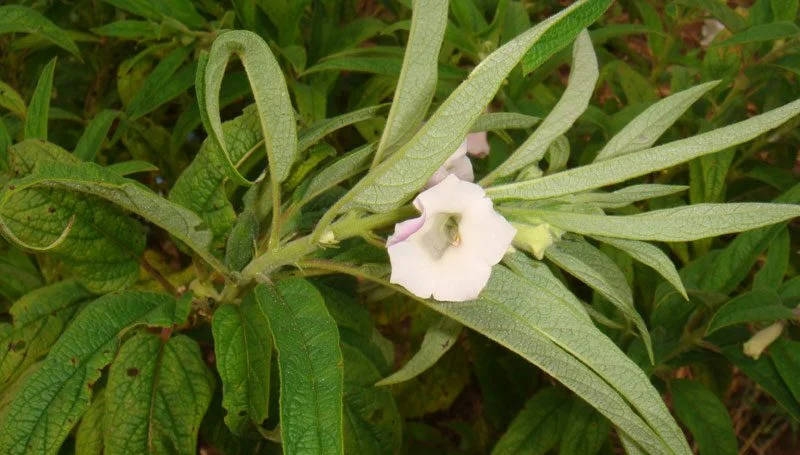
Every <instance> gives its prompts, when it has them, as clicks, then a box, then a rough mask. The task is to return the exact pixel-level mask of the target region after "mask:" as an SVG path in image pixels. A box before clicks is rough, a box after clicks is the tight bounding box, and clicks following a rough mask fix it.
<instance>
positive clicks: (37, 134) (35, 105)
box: [25, 58, 56, 141]
mask: <svg viewBox="0 0 800 455" xmlns="http://www.w3.org/2000/svg"><path fill="white" fill-rule="evenodd" d="M55 71H56V59H55V58H54V59H52V60H50V63H48V64H47V66H45V67H44V69H43V70H42V74H41V75H39V81H38V82H37V83H36V89H34V91H33V96H31V102H30V103H28V113H27V115H26V116H25V139H42V140H45V141H46V140H47V120H48V119H49V118H50V97H51V96H52V92H53V73H55Z"/></svg>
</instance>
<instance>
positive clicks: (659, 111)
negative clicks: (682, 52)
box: [594, 81, 719, 162]
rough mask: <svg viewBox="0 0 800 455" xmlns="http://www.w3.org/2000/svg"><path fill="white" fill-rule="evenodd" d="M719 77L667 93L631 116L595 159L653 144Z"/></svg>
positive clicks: (629, 151)
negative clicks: (635, 115) (668, 94)
mask: <svg viewBox="0 0 800 455" xmlns="http://www.w3.org/2000/svg"><path fill="white" fill-rule="evenodd" d="M717 84H719V81H711V82H706V83H705V84H700V85H698V86H696V87H692V88H690V89H688V90H684V91H682V92H678V93H676V94H674V95H671V96H668V97H666V98H664V99H663V100H661V101H659V102H657V103H655V104H653V105H652V106H650V107H648V108H647V109H645V111H644V112H642V113H641V114H639V115H638V116H637V117H636V118H635V119H633V120H631V122H630V123H628V124H627V125H626V126H625V128H623V129H622V131H620V132H619V133H617V134H616V135H615V136H614V137H613V138H611V140H609V141H608V142H607V143H606V145H605V147H603V149H602V150H600V151H599V152H598V153H597V156H596V157H595V159H594V161H595V162H598V161H603V160H607V159H609V158H614V157H616V156H622V155H626V154H628V153H632V152H638V151H639V150H644V149H646V148H649V147H651V146H652V145H653V144H655V143H656V141H657V140H658V138H659V137H661V135H662V134H663V133H664V131H666V130H667V129H668V128H669V127H670V126H672V124H673V123H675V121H676V120H678V118H680V116H681V115H683V113H684V112H686V110H687V109H689V107H690V106H691V105H692V104H694V102H695V101H697V100H698V99H700V97H701V96H703V95H704V94H705V93H706V92H708V91H709V90H711V89H712V88H714V87H716V86H717Z"/></svg>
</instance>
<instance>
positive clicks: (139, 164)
mask: <svg viewBox="0 0 800 455" xmlns="http://www.w3.org/2000/svg"><path fill="white" fill-rule="evenodd" d="M106 169H108V170H109V171H112V172H113V173H115V174H117V175H119V176H122V177H124V176H126V175H130V174H138V173H141V172H155V171H158V167H156V166H155V165H153V164H152V163H150V162H147V161H140V160H130V161H120V162H119V163H114V164H109V165H108V166H106Z"/></svg>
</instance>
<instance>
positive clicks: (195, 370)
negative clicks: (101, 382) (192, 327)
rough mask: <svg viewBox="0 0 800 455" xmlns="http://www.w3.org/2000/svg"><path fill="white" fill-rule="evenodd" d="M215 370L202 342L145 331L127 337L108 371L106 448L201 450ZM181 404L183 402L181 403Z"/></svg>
mask: <svg viewBox="0 0 800 455" xmlns="http://www.w3.org/2000/svg"><path fill="white" fill-rule="evenodd" d="M213 392H214V376H213V375H212V374H211V371H209V369H208V367H207V366H206V364H205V361H204V360H203V358H202V355H201V353H200V347H199V346H197V342H195V341H194V340H192V339H191V338H189V337H187V336H185V335H173V336H172V337H171V338H169V340H163V339H162V338H161V337H160V336H158V335H153V334H150V333H146V332H140V333H137V334H135V335H134V336H132V337H131V338H130V339H128V340H127V341H125V344H123V345H122V347H121V348H120V350H119V354H118V355H117V357H116V359H115V360H114V363H113V364H112V365H111V369H110V370H109V374H108V384H107V385H106V389H105V402H106V403H105V415H104V417H103V433H104V441H103V442H104V446H105V453H107V454H109V455H114V454H121V455H124V454H130V453H177V454H185V455H192V454H195V453H197V433H198V430H199V429H200V421H201V420H202V419H203V415H204V414H205V412H206V409H207V408H208V405H209V403H211V396H212V394H213ZM178 404H180V405H178Z"/></svg>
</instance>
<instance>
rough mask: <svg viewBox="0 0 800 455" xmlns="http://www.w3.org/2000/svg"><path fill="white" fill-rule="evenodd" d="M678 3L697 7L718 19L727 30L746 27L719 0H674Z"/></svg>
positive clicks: (742, 19)
mask: <svg viewBox="0 0 800 455" xmlns="http://www.w3.org/2000/svg"><path fill="white" fill-rule="evenodd" d="M675 3H677V4H679V5H686V6H688V7H691V8H699V9H702V10H705V11H707V12H708V13H709V14H711V15H712V16H714V17H715V18H717V19H719V21H720V22H722V23H723V24H724V25H725V28H727V29H728V30H730V31H732V32H734V33H737V32H739V31H740V30H742V29H744V28H745V27H747V22H746V21H745V20H744V18H743V17H742V16H740V15H739V14H737V13H736V12H735V11H734V10H732V9H730V8H728V5H726V4H725V2H723V1H721V0H675Z"/></svg>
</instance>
